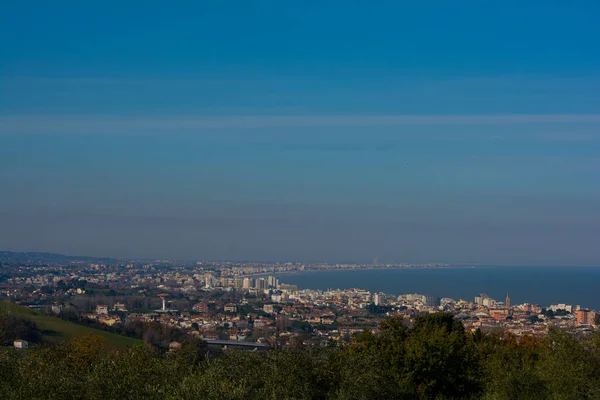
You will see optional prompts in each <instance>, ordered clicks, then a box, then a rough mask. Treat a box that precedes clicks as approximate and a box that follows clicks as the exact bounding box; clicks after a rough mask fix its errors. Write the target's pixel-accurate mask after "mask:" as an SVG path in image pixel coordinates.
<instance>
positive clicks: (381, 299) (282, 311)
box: [0, 261, 597, 345]
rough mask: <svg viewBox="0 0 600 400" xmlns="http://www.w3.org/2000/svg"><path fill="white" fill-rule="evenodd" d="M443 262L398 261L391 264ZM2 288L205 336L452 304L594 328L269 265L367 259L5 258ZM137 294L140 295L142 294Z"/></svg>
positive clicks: (531, 307)
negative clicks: (327, 282)
mask: <svg viewBox="0 0 600 400" xmlns="http://www.w3.org/2000/svg"><path fill="white" fill-rule="evenodd" d="M399 266H402V267H415V268H416V267H424V266H431V267H443V266H444V265H441V264H435V265H411V264H395V265H389V266H379V265H377V267H383V268H388V267H389V268H392V267H399ZM6 267H7V268H4V266H3V269H5V273H4V275H3V278H2V279H1V280H0V298H1V297H5V298H9V299H12V300H15V301H19V302H21V303H23V304H32V305H34V306H35V307H43V306H47V307H49V308H50V309H51V312H54V313H55V314H60V312H61V311H62V309H63V306H66V307H75V306H76V308H77V307H79V308H77V310H78V312H79V313H80V314H82V315H84V316H86V317H87V318H90V319H94V320H96V321H98V322H100V323H102V324H105V325H111V326H112V325H115V324H126V323H128V322H131V321H142V322H150V321H154V322H160V323H161V324H165V325H169V326H173V327H178V328H181V329H184V330H186V331H187V332H188V333H189V334H190V335H194V336H197V337H200V338H204V339H207V340H234V341H252V342H256V343H278V344H284V345H285V344H290V343H294V342H298V341H300V342H303V343H313V344H323V343H326V342H329V341H331V340H334V341H347V340H350V338H351V336H352V334H354V333H357V332H361V331H363V330H365V329H368V330H376V329H377V326H378V324H379V322H381V320H383V319H387V318H390V317H400V318H403V319H404V320H405V321H406V323H407V324H411V323H413V322H414V320H415V318H416V317H418V316H420V315H423V314H426V313H433V312H438V311H447V312H451V313H453V314H454V315H455V316H456V318H457V319H459V320H461V321H462V322H463V324H464V326H465V327H466V328H467V329H470V330H477V329H481V330H482V331H494V330H503V331H508V332H511V333H513V334H515V335H517V336H524V335H533V336H543V335H545V334H546V333H547V331H548V328H549V327H551V326H557V327H561V328H565V329H570V330H572V331H573V332H575V333H577V334H582V335H583V334H586V333H588V332H591V331H592V330H594V329H596V321H597V318H596V313H595V311H593V310H589V309H585V308H581V307H579V306H572V305H567V304H555V305H550V306H548V307H545V308H542V307H541V306H540V305H538V304H516V305H515V304H511V301H510V297H509V296H508V295H507V296H506V298H505V299H502V300H496V299H493V298H491V297H490V296H488V295H486V294H480V295H478V296H475V297H474V299H472V300H470V299H469V300H465V299H451V298H440V297H436V296H431V295H423V294H401V295H392V294H388V293H381V292H376V293H372V292H369V291H366V290H361V289H335V290H309V289H299V288H298V287H296V286H294V285H288V284H285V283H282V282H280V281H279V279H278V278H277V277H276V276H274V275H269V273H278V272H290V271H298V270H305V269H326V268H333V269H346V268H373V267H375V265H374V264H372V265H360V264H313V265H305V264H298V263H274V264H261V263H248V264H241V263H207V262H181V263H179V262H167V261H160V262H153V263H148V262H135V261H132V262H127V263H115V264H99V263H79V264H77V265H73V264H66V265H65V264H47V265H34V266H30V265H29V266H28V265H8V266H6ZM140 299H141V300H140Z"/></svg>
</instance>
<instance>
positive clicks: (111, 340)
mask: <svg viewBox="0 0 600 400" xmlns="http://www.w3.org/2000/svg"><path fill="white" fill-rule="evenodd" d="M5 313H10V314H13V315H19V316H21V317H23V318H26V319H28V320H31V321H34V322H35V323H36V324H37V326H38V328H40V329H41V330H42V338H43V340H44V341H45V342H59V341H62V340H68V339H72V338H74V337H78V336H84V335H90V334H92V335H100V336H103V337H104V339H105V340H106V344H107V345H108V346H109V347H112V348H116V349H124V348H127V347H131V346H136V345H140V344H142V341H141V340H139V339H134V338H130V337H127V336H121V335H117V334H116V333H110V332H105V331H102V330H100V329H94V328H91V327H88V326H84V325H79V324H76V323H73V322H69V321H65V320H63V319H60V318H58V317H53V316H50V315H43V314H41V313H40V312H38V311H34V310H32V309H29V308H27V307H23V306H19V305H17V304H15V303H10V302H8V301H0V314H5Z"/></svg>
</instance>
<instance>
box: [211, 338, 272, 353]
mask: <svg viewBox="0 0 600 400" xmlns="http://www.w3.org/2000/svg"><path fill="white" fill-rule="evenodd" d="M204 341H205V342H206V344H208V346H209V347H220V348H222V349H223V350H227V349H240V350H250V351H267V350H269V349H270V348H271V346H270V345H269V344H268V343H254V342H242V341H239V340H218V339H204Z"/></svg>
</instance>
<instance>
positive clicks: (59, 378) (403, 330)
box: [0, 313, 600, 400]
mask: <svg viewBox="0 0 600 400" xmlns="http://www.w3.org/2000/svg"><path fill="white" fill-rule="evenodd" d="M0 398H2V399H25V398H26V399H99V398H102V399H153V398H157V399H159V398H160V399H180V398H183V399H278V400H279V399H348V400H350V399H357V400H358V399H436V398H439V399H464V398H467V399H469V398H472V399H476V398H484V399H600V339H599V338H598V337H596V336H594V337H590V338H589V339H586V340H577V339H574V338H572V337H571V336H569V335H567V334H565V333H562V332H558V331H552V332H551V334H550V336H549V337H548V338H547V339H544V340H535V339H532V338H527V339H525V340H520V341H517V340H516V339H515V338H514V337H511V336H500V335H481V334H476V335H472V334H470V333H467V332H465V331H464V329H463V326H462V324H461V323H459V322H457V321H455V320H453V318H452V316H451V315H449V314H441V313H440V314H432V315H428V316H425V317H421V318H419V319H418V320H417V322H416V323H415V326H414V327H412V328H407V327H406V326H405V325H403V324H402V322H401V321H400V320H398V319H390V320H388V321H386V322H384V323H383V324H382V325H381V327H380V331H379V333H378V334H376V335H375V334H371V333H363V334H361V335H358V336H357V337H356V338H355V340H354V342H353V344H352V345H350V346H343V347H324V348H318V347H297V348H291V349H275V350H273V351H271V352H269V353H250V352H234V351H232V352H228V353H226V354H224V355H222V356H219V357H214V358H213V357H211V358H206V357H205V355H204V354H201V353H199V352H198V350H197V347H193V346H189V347H187V346H184V347H183V348H181V349H180V350H178V351H177V352H176V353H175V354H171V355H161V354H160V353H158V352H155V351H153V350H150V349H147V348H144V347H135V348H131V349H129V350H126V351H120V352H115V351H111V350H108V348H107V347H106V346H105V345H104V344H103V343H102V338H101V337H94V336H87V337H82V338H78V339H75V340H73V341H71V342H67V343H62V344H58V345H52V346H40V347H36V348H33V349H30V350H28V351H16V350H7V349H5V350H3V351H0Z"/></svg>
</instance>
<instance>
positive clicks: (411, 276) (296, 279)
mask: <svg viewBox="0 0 600 400" xmlns="http://www.w3.org/2000/svg"><path fill="white" fill-rule="evenodd" d="M278 277H279V280H280V281H281V282H284V283H289V284H293V285H298V287H299V288H301V289H332V288H340V289H342V288H361V289H367V290H369V291H372V292H373V291H375V292H384V293H392V294H400V293H423V294H427V295H433V296H439V297H451V298H454V299H457V300H458V299H460V298H463V299H470V300H473V298H474V297H475V296H476V295H478V294H479V293H487V294H488V295H490V296H491V297H492V298H494V299H496V300H499V301H504V298H505V296H506V293H508V294H509V295H510V298H511V303H512V304H519V303H525V302H527V303H534V304H541V305H543V306H544V305H551V304H557V303H565V304H572V305H577V304H578V305H581V306H582V307H590V308H595V309H600V267H495V266H494V267H474V268H458V267H457V268H454V267H452V268H414V269H371V270H347V271H343V270H337V271H306V272H298V273H292V274H279V275H278Z"/></svg>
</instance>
